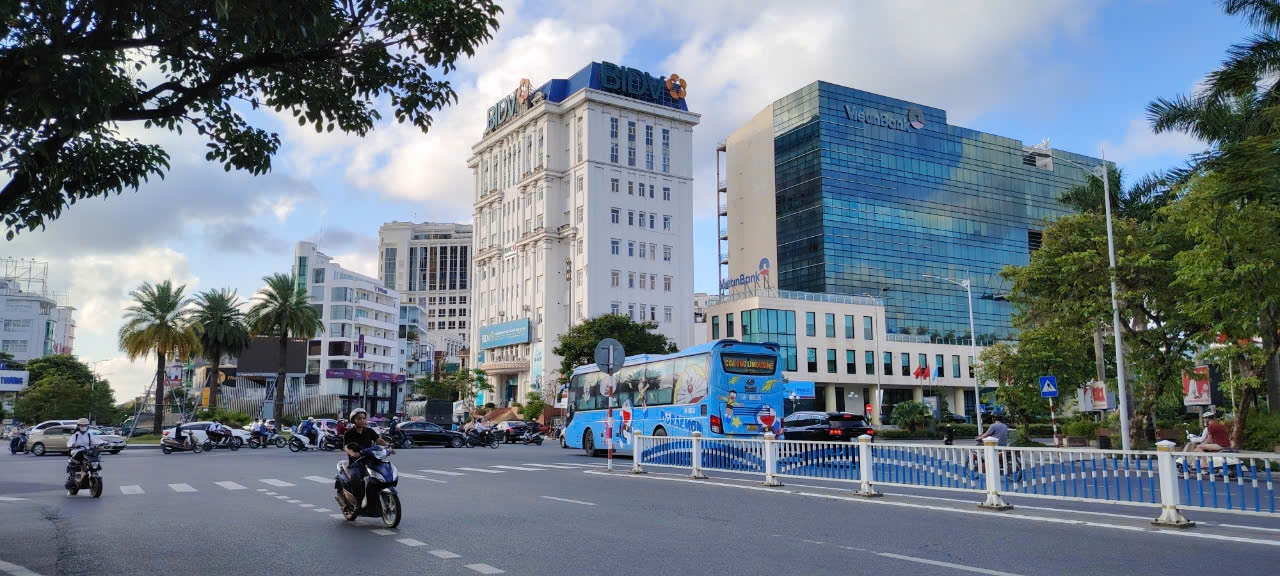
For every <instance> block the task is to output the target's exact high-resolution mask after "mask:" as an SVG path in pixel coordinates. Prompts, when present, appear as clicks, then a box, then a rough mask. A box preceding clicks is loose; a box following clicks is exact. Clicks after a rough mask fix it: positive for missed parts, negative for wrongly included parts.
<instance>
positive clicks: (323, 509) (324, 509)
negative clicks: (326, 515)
mask: <svg viewBox="0 0 1280 576" xmlns="http://www.w3.org/2000/svg"><path fill="white" fill-rule="evenodd" d="M311 511H312V512H333V510H330V509H328V508H312V509H311Z"/></svg>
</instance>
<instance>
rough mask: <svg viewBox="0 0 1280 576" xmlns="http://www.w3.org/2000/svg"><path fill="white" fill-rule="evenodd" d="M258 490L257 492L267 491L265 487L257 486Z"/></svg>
mask: <svg viewBox="0 0 1280 576" xmlns="http://www.w3.org/2000/svg"><path fill="white" fill-rule="evenodd" d="M258 491H259V492H266V491H267V489H266V488H259V489H258Z"/></svg>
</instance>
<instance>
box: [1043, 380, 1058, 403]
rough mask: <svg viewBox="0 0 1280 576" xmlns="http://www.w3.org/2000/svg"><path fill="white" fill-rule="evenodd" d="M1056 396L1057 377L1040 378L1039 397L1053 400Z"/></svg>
mask: <svg viewBox="0 0 1280 576" xmlns="http://www.w3.org/2000/svg"><path fill="white" fill-rule="evenodd" d="M1057 396H1058V377H1057V376H1041V377H1040V397H1041V398H1055V397H1057Z"/></svg>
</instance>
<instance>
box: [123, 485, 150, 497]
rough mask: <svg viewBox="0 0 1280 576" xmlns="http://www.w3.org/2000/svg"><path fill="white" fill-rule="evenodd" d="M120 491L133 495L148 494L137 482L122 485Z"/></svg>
mask: <svg viewBox="0 0 1280 576" xmlns="http://www.w3.org/2000/svg"><path fill="white" fill-rule="evenodd" d="M120 493H121V494H129V495H132V494H146V492H144V491H143V490H142V487H141V486H138V485H137V484H130V485H128V486H121V487H120Z"/></svg>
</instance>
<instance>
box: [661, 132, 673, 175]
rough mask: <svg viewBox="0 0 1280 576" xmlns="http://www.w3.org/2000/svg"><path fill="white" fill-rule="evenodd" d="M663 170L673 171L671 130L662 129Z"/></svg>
mask: <svg viewBox="0 0 1280 576" xmlns="http://www.w3.org/2000/svg"><path fill="white" fill-rule="evenodd" d="M662 171H663V172H670V171H671V131H670V130H668V129H666V128H663V129H662Z"/></svg>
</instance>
